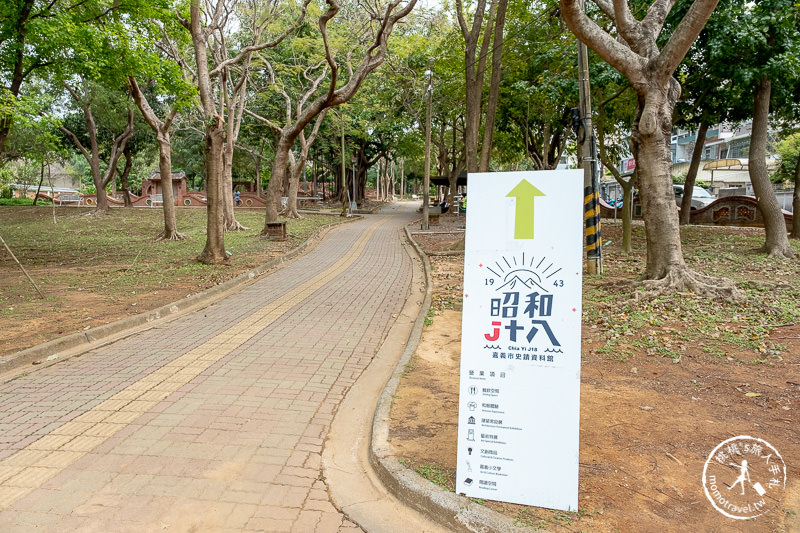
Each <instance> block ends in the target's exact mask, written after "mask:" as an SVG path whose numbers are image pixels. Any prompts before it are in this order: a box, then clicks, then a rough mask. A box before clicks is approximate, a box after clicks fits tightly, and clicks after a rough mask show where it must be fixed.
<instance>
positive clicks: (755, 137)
mask: <svg viewBox="0 0 800 533" xmlns="http://www.w3.org/2000/svg"><path fill="white" fill-rule="evenodd" d="M771 94H772V82H771V81H770V80H769V78H768V77H767V76H766V75H763V76H762V77H761V79H760V80H759V82H758V85H757V86H756V93H755V97H754V99H753V131H752V133H751V134H750V155H749V163H748V165H749V167H750V181H751V182H752V184H753V191H754V192H755V193H756V200H757V201H758V209H759V210H760V211H761V216H762V217H764V233H765V237H766V242H765V243H764V246H762V247H761V251H763V252H766V253H767V254H769V255H770V256H771V257H786V258H791V257H794V250H793V249H792V246H791V244H789V238H788V236H787V234H786V221H785V220H784V218H783V213H782V212H781V208H780V204H778V198H777V197H776V196H775V190H774V189H773V188H772V183H771V182H770V181H769V172H768V170H767V160H766V157H767V126H768V121H769V100H770V97H771Z"/></svg>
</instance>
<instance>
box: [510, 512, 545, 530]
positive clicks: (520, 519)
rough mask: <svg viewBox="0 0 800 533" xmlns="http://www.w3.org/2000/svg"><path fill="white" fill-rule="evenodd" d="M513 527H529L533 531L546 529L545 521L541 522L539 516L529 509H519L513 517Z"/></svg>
mask: <svg viewBox="0 0 800 533" xmlns="http://www.w3.org/2000/svg"><path fill="white" fill-rule="evenodd" d="M514 525H515V526H516V527H530V528H533V530H534V531H538V530H539V529H543V528H545V527H547V521H546V520H543V519H542V518H541V517H540V516H539V515H537V514H536V513H534V512H533V511H531V510H530V509H527V508H526V509H520V510H519V511H517V515H516V516H515V517H514Z"/></svg>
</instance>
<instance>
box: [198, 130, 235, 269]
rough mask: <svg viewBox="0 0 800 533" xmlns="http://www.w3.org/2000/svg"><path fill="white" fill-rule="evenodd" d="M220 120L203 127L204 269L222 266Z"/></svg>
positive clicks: (201, 258)
mask: <svg viewBox="0 0 800 533" xmlns="http://www.w3.org/2000/svg"><path fill="white" fill-rule="evenodd" d="M223 128H224V126H223V123H222V119H221V118H219V117H218V118H217V120H215V121H214V122H213V123H211V124H208V125H207V126H206V146H205V174H206V176H205V177H206V196H207V202H208V205H207V219H206V246H205V248H204V249H203V252H202V253H201V254H200V255H199V256H198V257H197V260H198V261H199V262H201V263H205V264H207V265H213V264H219V263H225V262H227V261H228V256H227V254H226V253H225V231H224V226H223V223H222V222H223V221H222V205H221V203H222V145H223V144H224V141H225V131H224V129H223Z"/></svg>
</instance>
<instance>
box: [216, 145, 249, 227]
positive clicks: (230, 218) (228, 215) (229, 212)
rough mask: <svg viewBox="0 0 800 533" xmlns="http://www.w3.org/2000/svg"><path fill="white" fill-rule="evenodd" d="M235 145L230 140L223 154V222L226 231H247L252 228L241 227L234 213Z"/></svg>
mask: <svg viewBox="0 0 800 533" xmlns="http://www.w3.org/2000/svg"><path fill="white" fill-rule="evenodd" d="M229 133H230V132H229ZM233 145H234V141H233V140H231V139H228V142H226V143H225V145H224V147H223V153H222V161H223V163H222V166H223V172H222V220H223V223H224V227H225V231H245V230H248V229H250V228H247V227H245V226H243V225H241V224H240V223H239V221H238V220H236V214H235V213H234V211H233V208H234V205H233V149H234V146H233Z"/></svg>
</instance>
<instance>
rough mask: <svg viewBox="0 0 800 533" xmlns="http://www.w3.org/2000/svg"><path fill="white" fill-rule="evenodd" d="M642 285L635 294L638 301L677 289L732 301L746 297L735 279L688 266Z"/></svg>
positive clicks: (672, 270)
mask: <svg viewBox="0 0 800 533" xmlns="http://www.w3.org/2000/svg"><path fill="white" fill-rule="evenodd" d="M642 285H643V288H642V289H641V290H637V291H636V293H635V295H634V300H636V301H639V300H643V299H651V298H656V297H658V296H663V295H666V294H671V293H673V292H676V291H677V292H686V293H693V294H695V295H699V296H704V297H707V298H712V299H723V300H731V301H739V300H742V299H743V298H744V295H743V294H742V292H741V291H740V290H739V289H738V288H737V287H736V285H735V284H734V283H733V281H731V280H729V279H726V278H715V277H712V276H706V275H705V274H701V273H699V272H695V271H694V270H691V269H689V268H686V267H678V268H673V269H670V270H669V271H668V272H667V274H666V275H665V276H664V277H663V278H661V279H655V280H644V282H643V283H642Z"/></svg>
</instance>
